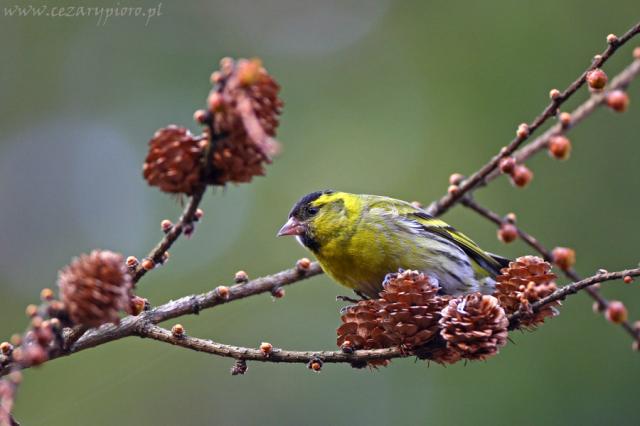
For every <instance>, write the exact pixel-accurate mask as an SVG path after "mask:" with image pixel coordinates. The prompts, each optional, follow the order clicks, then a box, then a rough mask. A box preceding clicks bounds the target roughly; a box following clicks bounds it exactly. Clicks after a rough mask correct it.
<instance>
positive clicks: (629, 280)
mask: <svg viewBox="0 0 640 426" xmlns="http://www.w3.org/2000/svg"><path fill="white" fill-rule="evenodd" d="M622 281H624V283H625V284H631V283H632V282H633V277H632V276H631V275H626V276H625V277H624V278H623V279H622Z"/></svg>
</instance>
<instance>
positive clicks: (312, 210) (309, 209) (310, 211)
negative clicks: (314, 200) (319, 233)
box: [307, 206, 319, 216]
mask: <svg viewBox="0 0 640 426" xmlns="http://www.w3.org/2000/svg"><path fill="white" fill-rule="evenodd" d="M318 211H319V209H318V208H317V207H312V206H308V207H307V213H308V214H309V216H313V215H316V214H318Z"/></svg>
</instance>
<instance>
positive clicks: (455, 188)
mask: <svg viewBox="0 0 640 426" xmlns="http://www.w3.org/2000/svg"><path fill="white" fill-rule="evenodd" d="M447 192H448V193H449V194H451V195H456V194H457V193H458V192H460V187H459V186H458V185H449V188H447Z"/></svg>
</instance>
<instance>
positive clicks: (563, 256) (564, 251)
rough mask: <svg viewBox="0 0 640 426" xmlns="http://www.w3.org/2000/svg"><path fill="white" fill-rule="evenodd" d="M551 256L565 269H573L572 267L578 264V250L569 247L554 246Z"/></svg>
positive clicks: (559, 266)
mask: <svg viewBox="0 0 640 426" xmlns="http://www.w3.org/2000/svg"><path fill="white" fill-rule="evenodd" d="M551 257H552V259H553V263H555V264H556V265H557V266H558V268H560V269H562V270H563V271H566V270H568V269H571V267H573V265H575V264H576V252H575V250H573V249H570V248H568V247H556V248H554V249H553V251H552V252H551Z"/></svg>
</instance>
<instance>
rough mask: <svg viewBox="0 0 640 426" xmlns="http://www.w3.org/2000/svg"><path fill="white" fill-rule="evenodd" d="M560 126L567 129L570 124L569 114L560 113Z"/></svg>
mask: <svg viewBox="0 0 640 426" xmlns="http://www.w3.org/2000/svg"><path fill="white" fill-rule="evenodd" d="M560 124H562V127H564V128H567V127H569V125H570V124H571V114H569V113H568V112H561V113H560Z"/></svg>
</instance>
